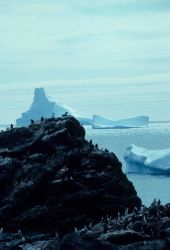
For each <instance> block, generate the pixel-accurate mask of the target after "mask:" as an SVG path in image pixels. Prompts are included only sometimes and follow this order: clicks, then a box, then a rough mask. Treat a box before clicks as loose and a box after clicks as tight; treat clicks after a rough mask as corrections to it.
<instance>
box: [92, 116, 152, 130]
mask: <svg viewBox="0 0 170 250" xmlns="http://www.w3.org/2000/svg"><path fill="white" fill-rule="evenodd" d="M148 125H149V117H148V116H137V117H133V118H128V119H122V120H117V121H112V120H108V119H105V118H104V117H102V116H99V115H93V124H92V128H94V129H102V128H103V129H110V128H140V127H146V126H148Z"/></svg>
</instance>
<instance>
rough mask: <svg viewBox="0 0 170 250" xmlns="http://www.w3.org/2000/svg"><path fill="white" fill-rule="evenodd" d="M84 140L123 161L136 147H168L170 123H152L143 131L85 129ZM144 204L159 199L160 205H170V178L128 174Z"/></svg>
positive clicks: (169, 146) (137, 129) (169, 143)
mask: <svg viewBox="0 0 170 250" xmlns="http://www.w3.org/2000/svg"><path fill="white" fill-rule="evenodd" d="M86 138H87V139H92V140H93V143H98V145H99V147H100V148H107V149H109V150H110V151H112V152H114V153H115V154H116V156H117V157H118V158H119V160H120V161H121V162H122V165H123V170H125V164H126V163H125V161H124V158H123V155H124V152H125V150H126V148H127V147H128V146H129V145H131V144H135V145H137V146H141V147H146V148H148V149H165V148H170V123H151V124H150V126H149V127H146V128H132V129H92V128H91V127H90V126H87V127H86ZM128 178H129V179H130V180H131V181H132V182H133V184H134V186H135V189H136V191H137V193H138V195H139V197H140V198H141V199H142V202H143V204H144V205H147V206H148V205H149V204H150V203H152V201H153V199H154V198H156V199H160V200H161V202H162V203H163V204H165V203H168V202H170V176H163V175H147V174H146V175H141V174H128Z"/></svg>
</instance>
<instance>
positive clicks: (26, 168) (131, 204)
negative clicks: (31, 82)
mask: <svg viewBox="0 0 170 250" xmlns="http://www.w3.org/2000/svg"><path fill="white" fill-rule="evenodd" d="M0 183H1V189H0V228H1V229H0V249H25V250H26V249H117V248H113V246H112V245H115V244H116V245H117V244H119V245H120V242H119V243H118V242H115V241H113V242H112V243H109V242H110V240H109V239H108V238H107V237H106V238H102V237H104V236H102V235H103V234H106V233H108V224H106V222H104V221H106V220H107V219H102V223H103V224H101V222H99V221H101V218H102V217H103V218H106V216H107V218H111V217H112V218H113V219H114V218H120V216H121V215H122V214H123V213H124V211H126V214H127V213H128V214H129V213H132V212H134V211H140V209H141V200H140V199H139V198H138V197H137V194H136V191H135V189H134V186H133V184H132V183H131V182H130V181H129V180H128V179H127V177H126V175H125V174H124V173H123V172H122V169H121V163H120V162H119V160H118V159H117V157H116V156H115V154H114V153H109V151H108V150H100V149H99V148H98V145H93V143H92V141H90V142H88V141H87V140H86V139H85V130H84V128H83V127H82V126H81V125H80V123H79V122H78V121H77V120H76V119H75V118H73V117H72V116H69V115H63V116H62V117H59V118H50V119H43V120H42V121H39V122H36V123H34V124H31V125H30V126H29V127H20V128H12V129H11V130H9V131H5V132H1V133H0ZM127 209H128V210H127ZM134 209H135V210H134ZM127 211H128V212H127ZM163 211H164V209H163ZM166 211H168V209H167V210H166ZM165 215H166V216H169V214H168V212H166V213H165V211H164V214H163V215H162V216H163V217H165ZM142 218H143V217H142ZM116 220H117V221H118V228H116V227H114V226H113V227H112V231H114V230H118V229H119V230H120V229H123V230H127V228H126V226H125V224H122V226H121V224H120V223H119V222H120V221H119V220H120V219H116ZM142 220H144V219H142ZM97 223H98V224H97ZM166 223H167V224H168V223H169V222H167V221H166ZM119 224H120V225H119ZM92 225H97V226H96V228H97V227H98V228H99V234H97V235H96V229H95V228H93V229H92V230H91V231H92V235H90V236H88V233H87V232H88V230H90V228H92ZM104 225H105V226H104ZM113 225H114V223H113ZM126 225H127V223H126ZM161 225H162V224H161ZM82 228H85V229H86V230H85V232H86V233H87V234H86V233H85V234H84V233H82V232H84V231H82ZM140 228H142V227H141V226H140ZM101 230H104V231H101ZM129 230H131V231H135V230H136V229H135V228H133V227H131V228H129ZM140 230H142V229H140ZM97 231H98V229H97ZM131 231H130V232H127V235H128V236H127V237H129V238H131V239H133V238H134V239H136V238H137V239H139V241H140V240H141V241H142V240H148V239H149V240H150V239H152V236H150V235H151V233H150V231H149V237H150V238H147V237H143V238H142V237H141V235H140V236H139V235H138V234H137V235H136V234H133V232H131ZM9 232H10V233H9ZM80 232H81V233H80ZM140 233H141V232H140ZM167 233H168V231H167ZM90 234H91V232H90ZM122 234H123V235H124V233H122ZM25 235H27V236H25ZM93 235H94V236H93ZM129 235H130V236H129ZM88 237H90V238H88ZM154 237H155V236H154ZM154 239H155V238H154ZM89 240H90V242H89ZM86 241H87V242H86ZM96 241H97V243H96ZM38 242H39V243H38ZM71 242H72V243H71ZM85 242H86V244H85ZM130 242H131V241H130ZM105 243H106V244H105ZM128 243H129V241H126V242H125V244H128ZM32 244H33V245H32ZM36 244H37V246H36ZM38 244H40V245H38ZM69 244H71V245H72V246H71V245H69ZM95 244H97V245H98V246H99V247H98V248H97V245H95ZM101 244H104V245H105V246H104V245H103V246H102V245H101ZM154 244H155V243H154ZM94 245H95V247H94ZM127 249H128V248H127ZM133 249H135V248H133ZM136 249H138V248H136ZM148 249H149V248H148ZM154 249H156V248H154Z"/></svg>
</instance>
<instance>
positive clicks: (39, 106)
mask: <svg viewBox="0 0 170 250" xmlns="http://www.w3.org/2000/svg"><path fill="white" fill-rule="evenodd" d="M66 112H67V113H68V114H70V115H72V110H71V109H69V108H67V107H65V106H63V105H61V104H58V103H56V102H54V101H50V100H49V99H48V98H47V96H46V94H45V90H44V88H35V90H34V99H33V103H32V104H31V107H30V108H29V109H28V110H27V111H26V112H24V113H22V115H21V117H20V118H18V119H17V120H16V125H17V126H27V125H28V124H30V120H31V119H33V120H35V121H36V120H40V118H41V117H44V118H50V117H52V114H55V116H56V117H57V116H61V115H63V114H64V113H66Z"/></svg>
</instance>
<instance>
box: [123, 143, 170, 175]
mask: <svg viewBox="0 0 170 250" xmlns="http://www.w3.org/2000/svg"><path fill="white" fill-rule="evenodd" d="M124 159H125V161H126V172H128V173H140V174H167V175H169V174H170V149H161V150H149V149H146V148H142V147H137V146H135V145H131V146H129V147H128V148H127V149H126V152H125V154H124Z"/></svg>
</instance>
